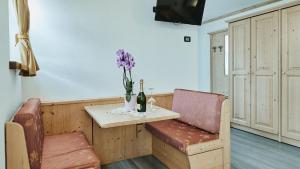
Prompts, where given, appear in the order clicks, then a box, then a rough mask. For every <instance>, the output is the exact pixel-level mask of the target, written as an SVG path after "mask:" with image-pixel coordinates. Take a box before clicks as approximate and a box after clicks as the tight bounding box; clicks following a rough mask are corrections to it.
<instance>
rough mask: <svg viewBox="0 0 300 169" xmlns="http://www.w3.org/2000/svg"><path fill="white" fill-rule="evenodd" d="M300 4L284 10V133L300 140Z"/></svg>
mask: <svg viewBox="0 0 300 169" xmlns="http://www.w3.org/2000/svg"><path fill="white" fill-rule="evenodd" d="M299 18H300V6H295V7H292V8H288V9H284V10H282V135H283V136H285V137H288V138H292V139H296V140H300V19H299Z"/></svg>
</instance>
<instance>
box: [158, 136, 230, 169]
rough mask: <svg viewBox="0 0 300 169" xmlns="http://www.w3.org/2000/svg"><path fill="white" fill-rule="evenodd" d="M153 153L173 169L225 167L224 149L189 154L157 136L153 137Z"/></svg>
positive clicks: (221, 168) (220, 168) (213, 168)
mask: <svg viewBox="0 0 300 169" xmlns="http://www.w3.org/2000/svg"><path fill="white" fill-rule="evenodd" d="M152 151H153V155H154V156H155V157H156V158H157V159H159V160H160V161H161V162H162V163H164V164H165V165H166V166H167V167H169V168H171V169H223V168H224V159H223V154H224V153H223V149H222V148H221V149H217V150H212V151H208V152H204V153H201V154H195V155H191V156H188V155H187V154H185V153H183V152H181V151H179V150H177V149H176V148H174V147H172V146H170V145H169V144H166V143H165V142H163V141H161V140H160V139H158V138H157V137H155V136H153V137H152Z"/></svg>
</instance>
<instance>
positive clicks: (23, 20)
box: [13, 0, 39, 76]
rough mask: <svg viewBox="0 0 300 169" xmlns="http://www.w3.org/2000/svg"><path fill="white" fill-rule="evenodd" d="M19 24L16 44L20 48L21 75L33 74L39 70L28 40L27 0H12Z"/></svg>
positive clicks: (28, 16) (28, 14) (28, 15)
mask: <svg viewBox="0 0 300 169" xmlns="http://www.w3.org/2000/svg"><path fill="white" fill-rule="evenodd" d="M13 3H14V7H15V10H16V16H17V21H18V26H19V33H18V34H16V45H17V46H18V47H19V48H20V54H21V59H22V65H21V70H20V75H21V76H35V75H36V72H37V71H38V70H39V66H38V64H37V62H36V59H35V56H34V54H33V52H32V48H31V45H30V40H29V34H28V32H29V25H30V13H29V8H28V1H27V0H13Z"/></svg>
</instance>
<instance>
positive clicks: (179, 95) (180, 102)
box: [172, 89, 225, 133]
mask: <svg viewBox="0 0 300 169" xmlns="http://www.w3.org/2000/svg"><path fill="white" fill-rule="evenodd" d="M224 99H225V98H224V96H223V95H218V94H212V93H204V92H199V91H191V90H184V89H176V90H175V92H174V97H173V106H172V110H173V111H175V112H178V113H180V118H179V119H178V120H180V121H182V122H184V123H188V124H190V125H192V126H195V127H198V128H200V129H203V130H205V131H208V132H211V133H219V130H220V119H221V108H222V103H223V101H224Z"/></svg>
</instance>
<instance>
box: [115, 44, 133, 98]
mask: <svg viewBox="0 0 300 169" xmlns="http://www.w3.org/2000/svg"><path fill="white" fill-rule="evenodd" d="M116 54H117V65H118V67H119V68H123V86H124V88H125V90H126V101H127V102H130V100H131V95H132V94H133V84H134V82H133V81H132V77H131V70H132V68H133V67H134V66H135V62H134V58H133V56H132V55H131V54H130V53H128V52H125V51H124V49H119V50H118V51H117V53H116ZM127 72H128V73H127ZM128 75H129V77H128Z"/></svg>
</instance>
